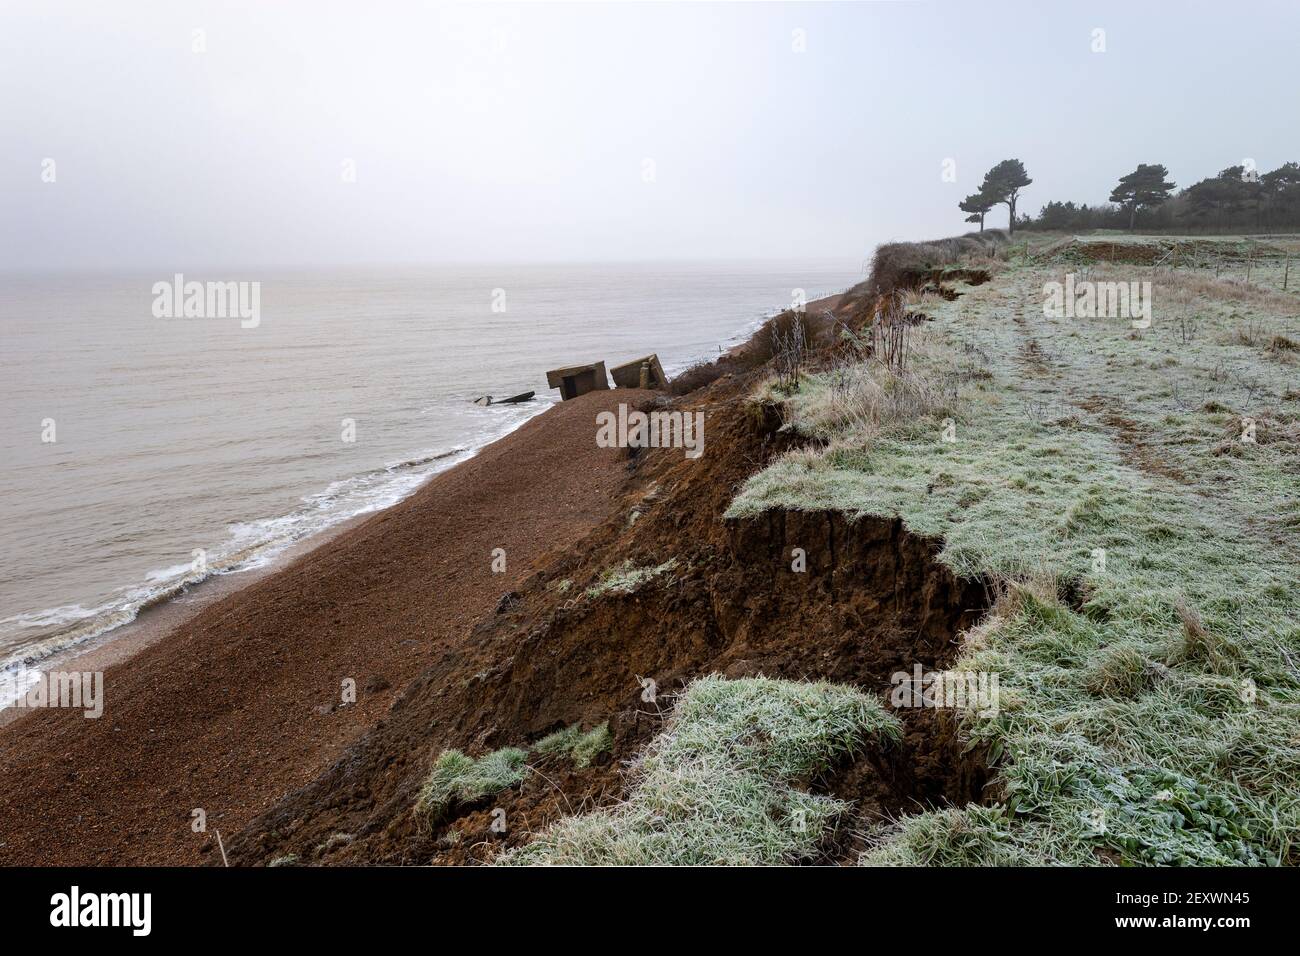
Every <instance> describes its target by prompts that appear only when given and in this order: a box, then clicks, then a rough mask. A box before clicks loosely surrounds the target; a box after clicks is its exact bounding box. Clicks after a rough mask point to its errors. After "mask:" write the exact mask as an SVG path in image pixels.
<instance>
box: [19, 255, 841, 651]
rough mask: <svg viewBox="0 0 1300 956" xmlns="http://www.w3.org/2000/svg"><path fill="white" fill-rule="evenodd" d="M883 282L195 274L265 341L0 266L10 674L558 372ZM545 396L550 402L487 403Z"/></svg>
mask: <svg viewBox="0 0 1300 956" xmlns="http://www.w3.org/2000/svg"><path fill="white" fill-rule="evenodd" d="M861 269H862V263H861V262H860V261H830V262H828V261H817V262H815V263H810V262H776V261H738V262H723V261H718V262H708V263H701V262H693V263H669V262H659V263H644V264H604V265H533V266H529V265H510V266H502V265H497V266H486V265H484V266H438V267H423V268H416V267H409V268H401V269H388V270H381V269H366V270H344V271H340V270H331V271H329V272H324V271H322V272H316V273H312V272H297V273H285V274H267V275H261V276H258V275H253V274H247V275H246V274H240V275H238V276H232V275H229V274H226V273H221V272H214V273H212V274H202V273H193V272H190V273H186V274H185V279H186V280H187V281H191V280H197V281H201V282H206V281H223V280H230V279H239V280H249V281H252V280H256V281H259V282H260V283H261V289H260V322H259V324H258V325H257V326H256V327H255V328H244V327H242V324H241V322H240V320H239V318H237V317H232V318H188V319H187V318H174V319H169V318H156V317H155V316H154V314H153V310H152V305H153V302H154V294H153V291H152V287H153V285H154V283H155V282H159V281H167V282H170V281H171V280H172V276H171V275H170V274H169V275H157V274H155V275H132V276H127V275H79V276H70V275H53V274H51V275H44V276H31V275H27V276H17V275H3V274H0V336H2V337H3V343H4V348H3V350H0V441H3V447H4V458H3V461H4V463H3V468H0V529H3V533H2V534H0V673H2V672H4V671H5V670H12V669H14V668H17V667H22V666H26V665H30V664H34V663H36V662H38V661H39V660H41V659H43V658H45V657H48V656H49V655H50V654H52V653H55V652H57V651H60V650H63V649H66V648H68V647H69V646H71V645H74V644H76V643H78V642H85V641H87V640H88V639H90V638H93V637H101V636H102V635H105V634H108V633H109V632H111V630H112V629H113V628H115V627H118V626H120V625H122V624H125V623H127V622H129V621H131V620H133V619H134V618H135V616H136V615H137V613H138V612H139V611H140V610H141V609H142V608H145V607H148V606H150V605H152V604H155V603H158V602H160V601H163V600H167V599H169V598H170V597H173V596H175V595H177V594H179V593H182V591H183V590H184V589H186V588H188V587H192V586H193V585H195V584H197V583H198V582H199V581H200V580H202V579H203V578H205V577H206V576H208V575H211V574H237V573H239V572H241V571H247V570H250V569H253V568H257V567H263V566H265V565H266V564H267V563H268V562H271V561H274V560H275V559H276V557H277V556H278V555H281V554H283V553H284V551H285V550H286V549H287V548H289V547H290V546H291V545H293V544H295V543H297V542H299V541H302V540H303V539H305V538H307V537H309V536H311V535H313V534H317V533H319V532H321V531H324V530H326V529H328V528H330V527H332V526H334V525H337V524H339V523H340V522H342V521H345V520H347V519H348V518H351V517H353V516H355V515H359V514H364V513H366V512H370V511H375V510H378V509H380V508H384V507H386V506H388V505H391V504H393V503H395V502H397V501H399V500H401V499H402V498H403V497H405V496H406V495H409V494H410V493H411V492H412V491H414V490H415V489H416V488H417V487H419V486H420V485H421V484H422V483H423V482H424V481H426V480H428V479H429V478H430V477H431V476H432V475H434V474H436V473H438V472H439V471H442V470H444V469H446V468H449V467H451V466H452V465H454V464H456V463H457V462H459V461H463V460H464V459H465V458H467V457H469V456H470V455H472V454H473V453H474V452H475V451H476V450H477V449H479V448H481V447H482V446H483V445H484V444H486V443H488V442H490V441H492V440H494V439H496V438H498V437H500V436H502V435H504V434H505V433H507V432H509V431H510V430H512V429H514V428H516V427H518V426H519V425H520V424H522V423H523V422H524V421H526V420H527V419H528V418H529V417H531V416H532V415H535V414H537V413H538V412H539V411H542V410H544V409H545V408H547V407H549V405H550V404H552V403H554V402H555V401H557V400H558V393H556V392H552V391H550V390H548V389H547V387H546V379H545V374H544V373H545V370H546V369H548V368H554V367H557V366H560V365H569V364H576V363H583V362H588V361H597V360H604V361H605V362H606V365H607V366H608V367H613V366H614V365H617V364H619V363H621V362H624V361H627V360H629V359H632V358H636V357H639V356H641V355H644V354H646V353H648V352H657V353H658V354H659V357H660V359H661V361H662V362H663V365H664V368H665V370H666V371H667V372H668V374H669V375H672V374H674V373H675V372H677V371H680V370H681V369H683V368H685V367H686V366H688V365H690V364H692V363H693V362H695V361H698V360H701V359H709V358H712V357H714V356H716V355H717V354H718V351H719V349H720V347H726V346H728V345H730V344H734V343H735V342H737V341H740V340H741V339H743V338H745V337H747V336H748V334H750V333H751V332H752V331H753V330H754V328H755V327H756V326H757V324H758V323H760V322H761V321H762V320H763V319H764V318H766V317H767V316H769V315H771V314H773V313H774V312H775V311H778V310H779V309H781V308H783V307H785V306H786V305H787V304H788V303H789V302H790V301H791V298H792V290H795V289H802V290H805V292H806V294H807V298H808V299H809V300H811V299H813V298H816V297H818V296H819V295H824V294H829V293H832V292H838V291H841V290H842V289H844V288H847V287H848V286H850V285H852V284H853V283H854V282H856V281H857V280H858V279H859V278H860V276H861ZM498 290H499V291H498ZM494 301H495V302H497V303H501V302H502V301H504V305H505V311H504V312H501V311H493V308H492V306H493V303H494ZM529 389H533V390H536V392H537V400H536V401H534V402H532V403H528V404H522V405H505V406H500V407H486V408H485V407H480V406H476V405H474V404H472V400H473V399H474V398H475V397H477V396H479V395H482V394H485V393H486V394H491V395H494V396H496V397H497V398H503V397H505V396H508V395H512V394H515V393H518V392H523V391H527V390H529ZM349 421H350V422H351V426H350V427H349V425H348V422H349ZM592 428H593V440H594V435H595V423H594V421H593V426H592ZM349 431H351V432H352V433H353V434H354V440H352V441H347V440H345V438H346V437H347V434H348V432H349ZM51 437H52V438H53V439H54V440H53V441H49V440H46V439H49V438H51ZM536 480H537V481H539V482H545V481H546V475H537V476H536Z"/></svg>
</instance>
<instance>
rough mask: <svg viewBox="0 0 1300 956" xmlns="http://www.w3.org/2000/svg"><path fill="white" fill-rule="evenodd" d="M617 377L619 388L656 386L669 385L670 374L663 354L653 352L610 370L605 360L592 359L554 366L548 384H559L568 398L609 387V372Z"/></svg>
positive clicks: (564, 396)
mask: <svg viewBox="0 0 1300 956" xmlns="http://www.w3.org/2000/svg"><path fill="white" fill-rule="evenodd" d="M610 375H612V376H613V378H614V387H615V388H652V389H665V388H667V387H668V376H666V375H665V374H664V368H663V366H662V365H660V364H659V356H658V355H657V354H655V353H653V352H652V353H651V354H649V355H646V356H644V357H642V358H639V359H633V360H632V361H630V362H624V363H623V364H622V365H616V366H615V367H614V369H613V371H612V372H609V373H606V371H605V363H604V362H592V363H591V364H590V365H569V366H565V367H564V368H556V369H551V370H550V371H549V372H547V373H546V385H547V387H548V388H558V389H559V390H560V398H561V399H562V400H564V401H566V402H567V401H568V400H569V399H571V398H577V397H578V396H579V395H585V394H587V393H588V392H595V391H599V390H602V389H608V388H609V376H610Z"/></svg>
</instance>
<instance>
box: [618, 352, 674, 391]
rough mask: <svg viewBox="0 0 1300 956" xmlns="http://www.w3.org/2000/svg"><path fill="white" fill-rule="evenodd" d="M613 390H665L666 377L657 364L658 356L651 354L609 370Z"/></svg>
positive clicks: (662, 369)
mask: <svg viewBox="0 0 1300 956" xmlns="http://www.w3.org/2000/svg"><path fill="white" fill-rule="evenodd" d="M609 374H610V377H611V378H613V379H614V387H615V388H667V387H668V376H666V375H665V374H664V367H663V366H662V365H660V364H659V356H658V355H656V354H654V353H651V354H650V355H647V356H645V357H644V358H639V359H633V360H632V361H630V362H625V363H623V364H622V365H616V366H615V367H614V368H612V369H610V370H609Z"/></svg>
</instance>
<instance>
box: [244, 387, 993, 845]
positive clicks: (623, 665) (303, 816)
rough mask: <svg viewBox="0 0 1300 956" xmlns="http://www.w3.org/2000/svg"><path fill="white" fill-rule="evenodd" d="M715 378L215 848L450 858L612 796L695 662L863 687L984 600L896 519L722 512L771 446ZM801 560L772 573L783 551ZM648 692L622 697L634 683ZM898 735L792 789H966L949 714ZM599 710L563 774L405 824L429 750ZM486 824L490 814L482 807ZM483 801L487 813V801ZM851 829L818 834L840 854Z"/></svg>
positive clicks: (917, 793)
mask: <svg viewBox="0 0 1300 956" xmlns="http://www.w3.org/2000/svg"><path fill="white" fill-rule="evenodd" d="M752 385H753V381H752V379H751V378H750V377H748V376H745V377H731V376H726V377H724V378H722V379H719V380H718V381H716V382H714V383H713V384H712V385H710V386H708V387H707V388H705V389H702V390H700V391H698V392H695V393H692V394H691V395H689V396H686V397H685V398H683V399H679V400H678V402H677V406H675V407H683V408H686V409H687V410H696V409H699V410H703V411H705V413H706V416H707V417H706V425H705V430H706V435H707V442H706V448H705V453H704V455H703V457H701V458H699V459H697V460H688V459H686V458H685V457H684V455H683V452H682V451H681V450H679V449H663V450H646V451H643V452H640V453H639V454H631V453H628V459H627V464H626V481H625V484H624V486H623V489H622V497H621V500H620V501H619V506H618V508H617V509H615V511H614V513H613V514H612V515H611V516H610V517H609V518H608V519H607V520H605V521H604V522H602V523H601V524H600V525H599V526H598V527H596V528H595V529H594V530H592V531H591V532H590V533H589V534H587V535H586V536H585V537H584V538H582V540H580V541H578V542H577V543H576V544H575V545H574V546H573V547H571V548H568V549H564V550H559V551H556V552H554V553H552V554H551V555H549V556H547V557H546V558H545V559H543V560H542V561H540V562H539V563H538V565H537V568H538V570H537V571H536V573H534V574H532V575H530V576H529V577H528V578H527V579H526V580H525V581H523V582H522V583H521V584H520V585H519V587H518V588H517V592H516V593H515V594H512V595H511V596H510V598H509V600H505V601H502V602H501V606H500V608H499V613H494V614H492V615H490V616H488V617H487V618H486V619H484V620H483V621H481V622H480V623H479V624H478V625H477V626H476V627H475V628H474V629H473V631H472V633H471V634H470V635H469V636H468V639H466V640H463V641H460V642H456V643H444V644H442V645H440V646H439V647H438V648H437V651H436V653H435V659H434V660H433V662H432V663H431V666H429V667H428V668H427V669H426V670H425V671H424V672H423V673H422V674H420V675H419V676H418V677H417V678H416V679H415V680H414V681H413V682H412V683H411V685H410V686H409V687H408V688H407V689H406V691H405V692H404V693H403V694H402V695H401V697H400V698H399V699H398V700H397V701H396V702H395V703H394V705H393V709H392V711H391V713H390V714H389V715H388V717H387V718H386V719H385V720H383V721H382V722H380V724H379V725H378V726H376V727H375V728H374V729H373V730H372V731H370V732H369V733H368V734H367V735H366V736H365V737H364V738H363V739H362V740H361V741H360V742H359V743H358V744H357V745H356V746H355V747H353V748H351V749H350V750H349V751H348V752H347V753H346V754H345V755H344V756H343V757H342V758H341V759H340V760H339V761H337V762H336V763H335V764H334V765H333V766H332V767H330V768H329V770H328V771H327V772H326V773H325V774H324V775H322V776H321V777H320V779H318V780H316V781H314V782H312V783H311V784H309V785H308V786H306V787H304V788H303V789H302V790H300V791H299V792H297V793H295V794H293V795H292V796H290V797H289V798H288V799H286V800H284V801H282V802H281V803H280V804H279V805H278V806H276V807H275V808H274V809H272V810H271V811H270V812H268V813H266V814H264V815H263V816H261V817H260V818H258V819H257V820H256V821H254V822H253V824H252V825H251V826H249V827H248V828H247V829H246V830H245V831H244V832H243V833H241V834H240V835H238V836H237V837H236V838H235V839H233V840H231V841H229V843H228V848H229V850H230V856H231V862H232V863H242V864H257V863H265V862H269V861H270V860H272V859H275V858H277V857H282V856H289V855H292V856H294V857H296V858H297V859H298V860H299V861H300V862H304V863H315V862H348V863H464V862H471V861H483V860H487V859H490V858H491V857H492V856H494V855H495V854H496V853H497V852H498V851H499V850H500V849H501V848H502V847H503V846H517V845H520V844H522V843H523V842H526V841H527V839H528V838H529V836H530V834H531V833H532V832H535V831H536V830H538V829H541V828H542V827H543V826H545V825H546V824H548V823H550V822H553V821H554V820H556V819H558V818H559V817H560V816H562V815H565V814H567V813H572V812H576V811H578V810H580V809H584V808H591V807H595V806H602V805H606V804H608V803H610V802H613V801H615V800H617V799H619V798H620V797H621V796H623V795H624V792H625V786H626V783H627V781H626V780H625V778H624V776H623V774H622V772H621V765H622V764H623V763H624V762H626V761H627V760H629V759H630V758H631V757H632V756H634V755H635V754H636V753H637V751H638V750H639V749H640V748H641V747H643V746H644V744H645V743H646V742H647V741H648V740H649V739H650V737H651V736H652V735H653V734H654V733H655V732H656V731H657V730H659V729H660V727H661V726H662V721H663V718H664V716H665V715H666V714H667V713H668V712H669V711H670V710H671V707H672V703H673V701H672V696H673V694H675V693H676V692H677V691H678V690H679V689H680V688H681V687H683V686H684V685H685V684H686V683H687V682H688V681H689V680H691V679H692V678H694V677H696V676H699V675H702V674H707V673H710V672H721V673H724V674H726V675H728V676H731V677H738V676H748V675H754V674H759V673H761V674H765V675H768V676H776V677H784V678H792V679H808V680H815V679H829V680H834V681H842V682H847V683H852V684H854V685H857V686H859V687H861V688H863V689H864V690H866V691H868V692H873V693H880V694H882V695H885V694H886V692H887V691H888V690H889V688H890V686H891V682H890V677H891V675H892V674H894V673H895V672H897V671H910V670H911V668H912V666H913V664H914V663H917V662H919V663H920V664H922V665H923V667H925V668H927V669H928V668H932V667H942V666H944V665H945V664H946V663H947V662H949V661H950V660H951V659H952V658H953V656H954V655H955V654H956V652H957V651H958V647H957V644H956V639H957V637H958V635H959V634H960V632H961V631H963V630H964V629H965V628H967V627H969V626H971V625H972V624H974V623H975V622H976V621H977V619H978V618H979V617H980V616H981V615H982V613H983V611H984V609H985V608H986V607H987V605H988V600H989V595H988V594H987V590H986V588H985V587H984V585H983V584H982V583H981V582H978V581H968V580H959V579H957V578H955V577H954V576H953V575H952V574H951V573H950V572H949V571H948V570H947V569H946V568H944V567H943V566H942V565H940V564H939V563H938V562H937V561H936V559H935V555H936V554H937V551H938V542H935V541H932V540H928V539H925V538H921V537H918V536H916V535H912V534H910V533H908V532H907V531H906V530H905V529H904V528H903V527H902V526H901V523H900V522H898V521H893V520H881V519H865V520H861V521H857V522H850V521H848V520H847V519H846V518H845V517H843V516H842V515H839V514H836V513H822V512H809V513H801V512H770V513H767V514H765V515H763V516H761V517H758V518H753V519H745V520H725V521H724V520H723V519H722V514H723V512H724V511H725V509H726V507H727V505H728V504H729V503H730V501H731V499H732V497H733V496H734V493H735V491H736V490H737V489H738V487H739V485H740V484H741V483H742V481H743V480H744V479H745V478H746V477H747V476H748V475H750V474H752V473H753V472H754V471H756V470H757V469H758V468H760V467H762V466H763V465H764V464H765V463H766V462H767V461H768V460H770V458H771V457H772V456H773V455H775V454H777V453H779V452H780V451H782V450H784V449H785V448H787V447H789V442H790V439H789V438H788V437H787V436H786V435H785V434H783V433H780V432H778V431H777V428H778V426H779V424H780V416H779V415H778V414H777V413H776V411H775V410H774V409H770V408H768V409H763V408H756V407H754V406H751V405H748V404H746V403H745V402H743V401H740V400H739V399H740V398H741V396H744V395H746V394H748V393H749V391H750V390H751V388H752ZM794 548H801V549H803V551H804V552H805V555H806V562H807V564H806V567H807V569H806V571H803V572H798V571H795V570H792V561H793V560H794V555H793V551H792V549H794ZM669 559H676V562H677V563H676V566H675V567H673V568H672V569H671V570H670V571H668V572H665V573H663V574H661V575H659V576H658V577H655V578H653V579H652V580H650V581H649V582H648V583H646V584H644V585H642V586H641V588H640V589H638V590H637V591H635V592H634V593H632V594H625V595H620V594H604V595H601V596H596V597H590V596H587V595H586V593H585V592H586V590H587V589H588V588H589V587H591V586H592V585H593V584H595V583H596V582H597V581H598V580H599V577H600V574H601V572H602V571H604V570H606V569H609V568H613V567H616V566H619V565H621V564H623V562H625V561H627V560H631V561H632V563H633V564H634V565H635V566H637V567H647V566H657V565H660V564H662V563H664V562H666V561H668V560H669ZM646 680H652V681H653V682H654V685H655V687H656V688H657V695H656V696H655V698H654V699H653V700H651V701H647V700H645V699H644V697H643V693H644V688H645V683H644V682H645V681H646ZM899 716H900V717H902V718H903V719H904V721H905V722H906V724H907V728H908V733H907V739H906V741H905V742H904V743H902V744H901V745H898V746H895V747H893V748H891V749H889V750H887V751H879V750H876V751H872V752H869V753H868V754H866V755H864V756H863V757H862V758H861V759H860V760H858V761H856V762H855V763H853V764H852V765H850V766H846V767H844V768H841V772H839V773H836V774H832V775H829V776H828V777H827V778H825V779H823V780H821V781H813V782H812V785H813V786H815V787H819V788H824V789H827V790H829V791H831V792H836V793H842V794H845V795H849V796H852V797H853V798H854V799H856V800H858V801H859V808H858V811H859V816H860V820H859V822H860V823H865V822H869V821H870V820H872V819H878V818H881V817H884V816H892V815H896V814H898V813H900V812H902V811H904V810H908V811H910V810H915V809H917V808H918V807H919V806H925V805H936V804H942V803H945V802H950V801H956V802H965V801H967V800H970V799H978V798H979V796H980V793H981V790H982V788H983V785H984V781H985V772H984V769H983V764H982V762H981V758H980V755H979V754H978V753H962V748H961V746H960V745H959V744H958V742H957V738H956V734H955V729H954V727H953V725H952V722H951V721H950V720H944V719H940V718H939V717H937V716H936V714H935V713H934V712H932V711H917V710H907V711H901V712H900V714H899ZM605 720H608V721H609V722H610V728H611V731H612V732H613V736H614V749H613V753H612V755H611V756H610V758H609V760H608V762H606V763H604V764H603V765H600V766H596V767H593V768H591V769H589V770H585V771H576V770H574V769H573V768H572V767H571V766H570V765H569V764H568V763H567V762H565V761H563V760H557V759H555V758H549V759H548V760H547V761H546V762H543V763H538V764H536V767H537V769H538V770H539V771H540V772H539V773H535V774H533V775H531V776H530V777H529V778H528V779H527V781H526V782H525V783H524V784H523V785H522V786H520V787H517V788H512V789H510V790H507V791H505V792H503V793H501V794H498V795H496V796H495V797H492V798H489V799H487V800H485V801H481V802H480V803H479V804H477V805H474V806H471V807H461V808H456V809H454V810H453V812H452V814H451V815H450V819H448V820H447V821H446V822H444V823H442V824H440V825H439V826H437V827H435V828H433V829H432V830H427V829H426V828H423V827H421V826H420V825H419V822H418V821H417V820H416V819H415V817H414V815H413V812H412V807H413V805H414V803H415V799H416V794H417V791H418V789H419V786H420V784H421V782H422V781H423V779H424V777H425V776H426V775H427V774H428V772H429V768H430V765H431V763H432V762H433V760H434V759H435V758H436V757H437V756H438V754H439V753H441V752H442V751H443V750H444V749H446V748H449V747H457V748H460V749H462V750H464V751H466V752H467V753H470V754H472V755H477V754H481V753H483V752H485V751H488V750H492V749H495V748H498V747H503V746H526V745H527V744H528V743H530V742H533V741H536V740H537V739H539V738H540V737H542V736H543V735H545V734H547V733H549V732H551V731H554V730H556V729H559V728H561V727H565V726H568V725H570V724H573V723H581V724H582V725H583V726H584V727H591V726H594V725H596V724H599V723H601V722H602V721H605ZM501 810H504V818H503V819H504V821H505V823H506V830H505V832H504V833H501V834H498V833H494V832H492V829H491V823H492V821H493V819H494V816H493V813H494V811H501ZM497 818H498V819H502V818H501V817H500V814H499V813H498V814H497ZM854 850H855V847H854V846H853V845H852V841H849V842H843V841H840V842H837V843H836V845H835V846H834V847H830V848H828V859H836V860H838V859H849V858H851V857H852V856H853V855H855V853H854Z"/></svg>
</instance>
